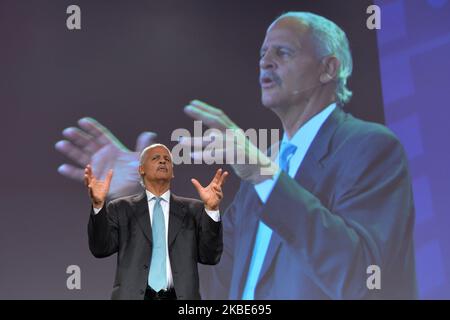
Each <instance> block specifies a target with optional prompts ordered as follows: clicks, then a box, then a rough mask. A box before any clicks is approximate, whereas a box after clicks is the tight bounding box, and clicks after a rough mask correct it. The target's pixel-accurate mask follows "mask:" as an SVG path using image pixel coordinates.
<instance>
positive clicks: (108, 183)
mask: <svg viewBox="0 0 450 320" xmlns="http://www.w3.org/2000/svg"><path fill="white" fill-rule="evenodd" d="M112 177H113V170H112V169H110V170H109V171H108V173H107V175H106V179H105V184H106V190H108V191H109V186H110V185H111V180H112Z"/></svg>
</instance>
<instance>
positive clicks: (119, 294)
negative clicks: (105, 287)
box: [84, 144, 228, 300]
mask: <svg viewBox="0 0 450 320" xmlns="http://www.w3.org/2000/svg"><path fill="white" fill-rule="evenodd" d="M138 171H139V175H140V176H141V179H142V180H141V182H142V185H143V187H144V188H145V190H144V191H143V192H141V193H140V194H138V195H134V196H129V197H124V198H119V199H116V200H114V201H111V202H109V204H108V205H105V201H106V196H107V194H108V191H109V187H110V184H111V180H112V176H113V171H112V170H110V171H109V172H108V174H107V176H106V179H105V180H98V179H97V178H96V177H95V175H94V174H93V173H92V168H91V166H90V165H88V166H87V167H86V169H85V177H84V178H85V183H86V186H87V188H88V191H89V196H90V198H91V200H92V212H91V215H90V219H89V227H88V230H89V233H88V234H89V248H90V250H91V252H92V254H93V255H94V256H95V257H98V258H103V257H108V256H110V255H112V254H114V253H117V271H116V278H115V281H114V289H113V293H112V298H113V299H144V300H145V299H147V300H162V299H166V300H167V299H170V300H176V299H189V300H192V299H199V298H200V293H199V276H198V270H197V263H203V264H216V263H217V262H218V261H219V260H220V257H221V254H222V225H221V222H220V214H219V204H220V201H221V200H222V198H223V193H222V185H223V183H224V182H225V179H226V177H227V175H228V173H227V172H222V170H221V169H219V170H218V171H217V173H216V175H215V176H214V179H213V180H212V181H211V183H210V184H209V185H208V186H207V187H205V188H204V187H202V186H201V184H200V183H199V182H198V181H197V180H196V179H192V184H193V185H194V187H195V188H196V189H197V191H198V194H199V196H200V198H201V200H202V201H198V200H195V199H188V198H182V197H178V196H176V195H174V194H171V192H170V183H171V181H172V179H173V178H174V175H173V161H172V155H171V153H170V150H169V149H168V148H167V147H166V146H164V145H162V144H153V145H151V146H149V147H147V148H145V149H144V150H143V151H142V153H141V155H140V164H139V169H138Z"/></svg>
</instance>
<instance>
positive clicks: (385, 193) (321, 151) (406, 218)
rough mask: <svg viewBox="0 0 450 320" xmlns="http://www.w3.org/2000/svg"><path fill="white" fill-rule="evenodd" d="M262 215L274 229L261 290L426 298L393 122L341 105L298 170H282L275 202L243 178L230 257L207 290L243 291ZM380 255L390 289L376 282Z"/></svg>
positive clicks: (230, 222)
mask: <svg viewBox="0 0 450 320" xmlns="http://www.w3.org/2000/svg"><path fill="white" fill-rule="evenodd" d="M259 220H262V221H263V222H264V223H265V224H266V225H268V226H269V227H270V228H271V229H272V230H273V234H272V238H271V241H270V244H269V248H268V250H267V253H266V256H265V260H264V263H263V266H262V269H261V273H260V275H259V279H258V282H257V286H256V289H255V299H412V298H416V280H415V262H414V247H413V227H414V205H413V195H412V190H411V182H410V177H409V174H408V166H407V161H406V157H405V154H404V150H403V148H402V146H401V144H400V143H399V141H398V140H397V138H396V137H395V136H394V135H393V134H392V133H391V132H390V131H389V130H388V129H387V128H385V127H384V126H381V125H378V124H374V123H369V122H364V121H361V120H358V119H356V118H354V117H352V116H351V115H349V114H346V113H344V112H343V111H342V110H341V109H340V108H336V110H335V111H333V113H332V114H331V115H330V116H329V118H328V119H327V120H326V121H325V123H324V124H323V126H322V127H321V129H320V130H319V132H318V134H317V136H316V137H315V139H314V141H313V142H312V144H311V146H310V149H309V150H308V152H307V154H306V156H305V158H304V160H303V162H302V164H301V166H300V168H299V170H298V172H297V175H296V176H295V178H291V177H289V175H287V174H286V173H281V175H280V176H279V179H278V180H277V182H276V184H275V186H274V188H273V190H272V193H271V194H270V196H269V198H268V199H267V202H266V203H265V204H263V203H262V202H261V201H260V199H259V197H258V195H257V193H256V191H255V188H254V186H253V185H251V184H249V183H247V182H242V183H241V186H240V190H239V191H238V192H237V194H236V196H235V198H234V201H233V203H232V204H231V206H230V207H229V208H228V209H227V211H226V212H225V214H224V216H223V224H224V252H223V256H222V259H221V262H220V263H219V264H218V265H217V266H215V267H212V268H203V269H202V271H204V273H203V274H204V275H205V277H207V278H205V279H204V281H202V290H203V293H204V294H203V296H204V297H205V298H227V297H228V298H231V299H241V298H242V293H243V289H244V285H245V282H246V279H247V272H248V269H249V263H250V260H251V256H252V253H253V245H254V241H255V235H256V230H257V226H258V222H259ZM370 265H377V266H379V268H380V271H381V273H380V274H379V275H380V279H381V289H380V290H378V289H375V290H369V288H368V286H367V282H371V279H370V278H369V277H370V276H371V275H372V271H370V270H369V271H368V267H369V266H370ZM368 272H369V273H368ZM203 274H202V276H203ZM368 280H369V281H368ZM219 288H220V290H219Z"/></svg>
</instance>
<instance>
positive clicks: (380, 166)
mask: <svg viewBox="0 0 450 320" xmlns="http://www.w3.org/2000/svg"><path fill="white" fill-rule="evenodd" d="M352 68H353V64H352V56H351V52H350V48H349V44H348V40H347V37H346V35H345V33H344V31H343V30H341V29H340V28H339V27H338V26H337V25H336V24H334V23H333V22H331V21H329V20H328V19H325V18H323V17H321V16H317V15H315V14H311V13H306V12H292V13H287V14H285V15H283V16H281V17H280V18H278V19H276V20H275V21H274V22H273V23H272V24H271V25H270V27H269V28H268V30H267V33H266V37H265V39H264V43H263V45H262V48H261V58H260V85H261V93H262V94H261V95H262V103H263V105H264V106H265V107H266V108H268V109H270V110H271V111H273V112H274V113H275V114H276V115H277V116H278V117H279V119H280V121H281V123H282V125H283V128H284V132H285V133H284V136H283V139H282V141H281V144H280V145H281V147H280V148H279V149H280V152H279V153H278V152H276V150H277V149H278V148H274V149H275V152H272V158H271V159H270V160H271V165H270V166H266V161H260V159H267V156H266V155H265V154H264V153H263V152H262V151H261V150H259V149H258V148H257V147H256V146H253V145H252V144H251V143H248V142H247V139H237V142H238V143H242V141H244V142H245V143H246V145H245V146H244V145H240V146H238V147H237V148H236V149H237V150H241V151H243V152H244V153H245V154H244V157H243V158H245V159H247V160H249V161H248V162H247V163H257V164H252V165H248V164H231V165H232V167H233V169H234V171H235V173H236V174H237V175H238V176H239V177H240V178H241V180H242V183H241V186H240V189H239V191H238V192H237V194H236V196H235V199H234V201H233V203H232V204H231V206H230V207H229V208H228V209H227V211H226V212H225V214H224V215H223V225H224V252H223V256H222V258H221V261H220V263H219V264H218V265H217V266H214V267H205V268H204V270H203V271H204V272H203V273H201V274H202V276H204V278H202V279H204V281H202V285H203V287H202V293H203V297H204V298H223V299H226V298H231V299H376V298H385V299H396V298H401V299H412V298H415V297H416V282H415V281H416V279H415V261H414V246H413V228H414V205H413V195H412V190H411V181H410V177H409V173H408V166H407V161H406V157H405V154H404V150H403V148H402V146H401V144H400V143H399V141H398V140H397V138H396V137H395V136H394V135H393V134H392V133H391V132H390V131H389V130H388V129H387V128H385V127H383V126H381V125H377V124H373V123H368V122H364V121H361V120H358V119H355V118H353V117H352V116H351V115H348V114H346V113H345V112H344V111H343V106H344V105H345V103H347V102H348V101H349V100H350V98H351V92H350V91H349V90H348V88H347V79H348V77H349V76H350V75H351V73H352ZM237 103H239V102H237ZM185 112H186V113H187V114H188V115H189V116H191V117H193V118H194V119H196V120H202V121H203V123H204V124H206V125H208V126H209V127H211V128H216V129H219V130H221V131H226V130H227V129H231V130H233V131H234V132H238V131H239V130H238V129H239V128H238V126H237V125H236V124H235V123H234V122H233V121H231V119H230V118H229V117H228V116H227V115H226V114H225V113H224V112H223V111H222V110H220V109H218V108H215V107H212V106H210V105H207V104H206V103H203V102H200V101H198V100H194V101H192V102H191V103H190V105H189V106H187V107H186V108H185ZM80 126H82V128H83V129H85V131H86V132H87V133H88V134H89V136H90V138H89V139H87V140H86V139H84V140H86V142H84V143H82V144H83V145H86V146H90V145H100V146H102V145H103V144H105V143H107V144H108V145H114V143H115V142H114V141H116V139H113V138H111V137H113V136H112V134H111V133H110V132H109V131H108V130H107V129H106V128H104V127H102V126H101V125H100V124H98V123H97V122H95V121H93V120H92V119H85V120H83V121H80ZM65 135H66V136H67V137H69V138H70V139H71V140H73V141H75V142H76V141H78V140H80V139H82V137H84V136H85V135H83V136H82V135H81V134H80V133H77V131H76V130H72V131H71V132H68V133H66V134H65ZM186 140H187V145H189V146H190V145H192V143H191V141H189V139H186ZM105 141H106V142H105ZM102 143H103V144H102ZM181 143H186V142H183V141H181ZM225 145H226V144H225ZM77 148H78V147H74V146H70V147H68V148H61V150H62V152H63V153H66V154H68V155H70V154H77V152H78V151H79V150H78V149H77ZM85 149H87V150H90V148H83V150H85ZM94 151H95V149H94ZM223 151H225V152H224V153H225V154H226V153H227V150H226V149H225V150H223ZM272 151H273V150H272ZM205 154H206V153H205ZM205 154H204V155H205ZM127 155H132V153H131V152H129V153H127ZM92 157H94V155H92ZM255 160H256V161H255ZM116 165H119V164H118V163H116ZM63 168H64V170H62V169H61V172H62V173H63V174H66V175H68V176H73V177H75V176H76V174H77V171H76V169H74V168H71V167H63ZM263 168H265V169H269V170H265V173H264V175H263V174H261V173H262V171H261V170H262V169H263ZM66 169H67V170H66ZM372 270H375V274H374V273H373V271H372ZM374 279H375V280H374ZM372 281H373V282H372Z"/></svg>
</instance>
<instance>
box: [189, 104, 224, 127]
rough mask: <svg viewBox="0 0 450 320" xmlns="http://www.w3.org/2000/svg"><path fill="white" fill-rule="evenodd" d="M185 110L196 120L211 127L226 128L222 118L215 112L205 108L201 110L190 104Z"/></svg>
mask: <svg viewBox="0 0 450 320" xmlns="http://www.w3.org/2000/svg"><path fill="white" fill-rule="evenodd" d="M184 112H185V113H186V114H187V115H188V116H190V117H191V118H193V119H195V120H200V121H202V122H203V123H204V124H206V125H207V126H208V127H210V128H217V129H220V130H225V129H226V128H225V126H224V125H223V123H222V121H221V119H220V118H219V117H218V116H216V115H215V114H210V113H208V112H206V111H204V110H201V109H199V108H197V107H194V106H192V105H188V106H186V107H185V108H184Z"/></svg>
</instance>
